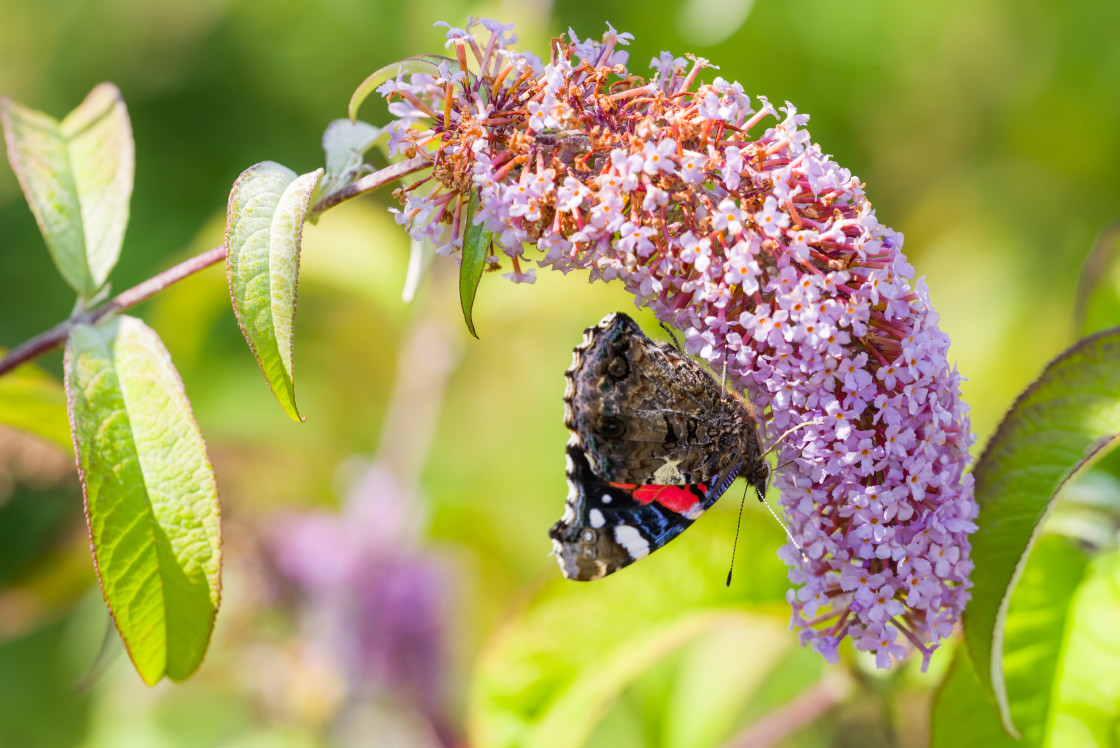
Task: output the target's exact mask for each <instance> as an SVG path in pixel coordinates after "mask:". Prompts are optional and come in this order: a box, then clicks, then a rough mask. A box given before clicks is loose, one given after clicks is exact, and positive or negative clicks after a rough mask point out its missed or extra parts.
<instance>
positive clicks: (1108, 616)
mask: <svg viewBox="0 0 1120 748" xmlns="http://www.w3.org/2000/svg"><path fill="white" fill-rule="evenodd" d="M1118 622H1120V553H1116V552H1112V553H1108V554H1105V555H1103V556H1101V557H1099V558H1097V559H1095V560H1094V561H1093V563H1092V564H1090V566H1089V571H1088V574H1087V575H1086V577H1085V581H1084V582H1083V583H1082V584H1081V587H1080V588H1079V589H1078V590H1077V596H1076V597H1075V598H1074V601H1073V606H1072V607H1071V608H1070V621H1069V630H1068V632H1067V634H1066V638H1065V641H1064V642H1063V644H1064V646H1063V651H1062V660H1061V663H1060V665H1059V668H1058V672H1057V678H1056V681H1055V685H1054V692H1053V696H1052V699H1053V706H1052V711H1053V714H1052V715H1051V718H1050V720H1049V724H1048V730H1047V736H1046V737H1047V744H1048V745H1078V746H1101V747H1102V748H1104V746H1115V745H1117V744H1118V743H1120V635H1118V628H1117V623H1118Z"/></svg>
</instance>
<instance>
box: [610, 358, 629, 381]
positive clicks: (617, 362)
mask: <svg viewBox="0 0 1120 748" xmlns="http://www.w3.org/2000/svg"><path fill="white" fill-rule="evenodd" d="M607 373H608V374H610V375H611V376H612V377H614V378H615V379H625V378H626V375H627V374H629V373H630V367H629V366H627V365H626V361H625V360H624V359H622V358H621V357H619V356H615V357H614V358H612V359H611V361H610V363H609V364H607Z"/></svg>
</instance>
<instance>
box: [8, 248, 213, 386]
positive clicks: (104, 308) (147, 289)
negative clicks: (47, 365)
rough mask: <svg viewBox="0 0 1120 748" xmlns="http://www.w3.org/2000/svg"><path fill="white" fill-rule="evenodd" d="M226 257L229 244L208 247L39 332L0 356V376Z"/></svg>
mask: <svg viewBox="0 0 1120 748" xmlns="http://www.w3.org/2000/svg"><path fill="white" fill-rule="evenodd" d="M225 258H226V246H225V245H224V244H223V245H222V246H220V247H214V248H213V249H208V250H206V251H205V252H203V253H202V254H200V255H195V256H194V257H191V258H190V259H188V260H183V261H182V262H180V263H179V264H178V265H176V266H174V267H171V268H168V269H167V270H164V271H163V272H162V273H160V274H159V275H156V276H153V277H151V278H148V280H146V281H143V282H142V283H139V284H137V285H135V286H133V287H132V288H130V289H128V290H127V291H122V292H121V293H119V294H117V295H116V296H115V297H114V298H113V299H112V300H110V301H107V302H105V303H104V304H102V305H101V306H99V307H97V308H95V309H91V310H90V311H88V312H85V313H84V314H77V315H75V316H73V317H71V318H70V319H68V320H66V321H65V322H60V323H58V324H57V325H55V326H54V327H52V328H51V329H49V330H47V331H46V332H43V333H39V334H38V335H36V336H35V337H33V338H31V340H28V341H27V342H25V343H22V344H21V345H18V346H16V347H15V348H13V349H12V350H11V351H9V352H8V355H6V356H4V358H2V359H0V376H3V375H4V374H7V373H8V372H9V371H11V370H12V369H15V368H16V367H17V366H20V365H21V364H25V363H27V362H28V361H31V360H32V359H35V358H38V357H39V356H42V355H43V354H45V353H49V352H50V351H53V350H54V349H55V348H57V347H58V346H60V345H62V344H63V343H64V342H65V341H66V336H68V335H69V334H70V331H71V330H72V329H73V328H74V326H75V325H80V324H86V325H92V324H94V323H95V322H97V321H98V320H100V319H101V318H102V317H104V316H105V315H107V314H111V313H112V312H122V311H124V310H125V309H129V308H131V307H134V306H136V305H137V304H139V303H140V302H141V301H145V300H147V299H149V298H151V297H152V296H154V295H156V294H157V293H159V292H160V291H162V290H163V289H165V288H167V287H168V286H170V285H172V284H174V283H178V282H179V281H181V280H183V279H184V278H186V277H187V276H189V275H194V274H195V273H197V272H198V271H199V270H203V269H205V268H208V267H210V266H211V265H213V264H215V263H218V262H221V261H222V260H224V259H225Z"/></svg>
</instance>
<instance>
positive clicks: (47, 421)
mask: <svg viewBox="0 0 1120 748" xmlns="http://www.w3.org/2000/svg"><path fill="white" fill-rule="evenodd" d="M2 355H3V350H0V356H2ZM0 423H3V424H7V425H9V426H15V427H16V428H20V429H23V430H25V431H29V432H31V433H32V434H35V435H36V436H41V437H43V438H44V439H46V440H48V441H50V442H53V443H55V444H57V445H58V446H60V447H62V448H63V449H69V448H70V444H71V442H70V425H69V423H67V421H66V394H65V393H64V392H63V390H62V384H60V383H59V382H58V381H57V380H55V379H53V378H52V377H51V376H50V375H48V374H47V373H46V372H45V371H43V370H41V369H39V368H38V367H36V366H34V365H33V364H25V365H23V366H21V367H19V368H18V369H16V370H15V371H12V372H9V373H8V374H6V375H4V376H2V377H0Z"/></svg>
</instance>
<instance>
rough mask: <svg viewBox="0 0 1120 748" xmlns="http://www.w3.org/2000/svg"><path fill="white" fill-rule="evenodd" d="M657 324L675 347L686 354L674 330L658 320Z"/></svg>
mask: <svg viewBox="0 0 1120 748" xmlns="http://www.w3.org/2000/svg"><path fill="white" fill-rule="evenodd" d="M657 324H659V325H661V329H662V330H664V331H665V332H666V333H668V335H669V339H670V340H672V341H673V347H674V348H676V349H677V350H678V351H679V352H681V353H684V348H681V344H680V341H678V340H677V336H676V334H675V333H674V332H673V329H672V328H671V327H669V326H668V325H667V324H665V323H664V322H662V321H660V320H658V322H657Z"/></svg>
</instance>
